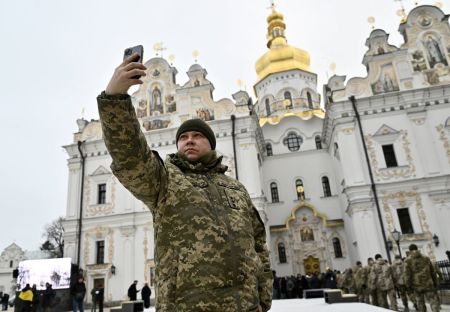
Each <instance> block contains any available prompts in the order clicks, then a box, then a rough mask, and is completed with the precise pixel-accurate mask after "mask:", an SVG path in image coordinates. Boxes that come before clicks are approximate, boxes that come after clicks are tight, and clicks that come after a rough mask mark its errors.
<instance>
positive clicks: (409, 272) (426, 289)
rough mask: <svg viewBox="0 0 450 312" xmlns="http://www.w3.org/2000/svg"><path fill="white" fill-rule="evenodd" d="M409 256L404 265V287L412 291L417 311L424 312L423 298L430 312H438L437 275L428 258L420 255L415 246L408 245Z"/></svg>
mask: <svg viewBox="0 0 450 312" xmlns="http://www.w3.org/2000/svg"><path fill="white" fill-rule="evenodd" d="M409 251H410V256H409V257H408V258H407V259H406V263H405V285H406V287H408V288H411V289H413V290H414V296H415V298H416V302H417V309H418V311H420V312H424V311H426V306H425V297H426V298H427V300H428V301H429V302H430V306H431V311H433V312H439V311H440V302H439V296H438V295H437V292H436V288H437V287H438V280H437V274H436V271H435V269H434V266H433V264H432V263H431V260H430V258H428V257H427V256H424V255H422V254H421V253H420V251H419V250H418V248H417V245H415V244H411V245H409Z"/></svg>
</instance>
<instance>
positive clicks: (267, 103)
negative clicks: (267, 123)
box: [265, 99, 272, 116]
mask: <svg viewBox="0 0 450 312" xmlns="http://www.w3.org/2000/svg"><path fill="white" fill-rule="evenodd" d="M265 102H266V116H269V115H270V114H271V113H272V112H271V111H270V103H269V99H266V101H265Z"/></svg>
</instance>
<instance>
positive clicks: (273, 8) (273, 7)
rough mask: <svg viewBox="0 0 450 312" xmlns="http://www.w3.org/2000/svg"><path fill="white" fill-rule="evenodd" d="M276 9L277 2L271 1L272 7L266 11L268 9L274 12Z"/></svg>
mask: <svg viewBox="0 0 450 312" xmlns="http://www.w3.org/2000/svg"><path fill="white" fill-rule="evenodd" d="M275 8H276V5H275V1H274V0H270V7H268V8H266V9H268V10H270V9H272V11H274V10H275Z"/></svg>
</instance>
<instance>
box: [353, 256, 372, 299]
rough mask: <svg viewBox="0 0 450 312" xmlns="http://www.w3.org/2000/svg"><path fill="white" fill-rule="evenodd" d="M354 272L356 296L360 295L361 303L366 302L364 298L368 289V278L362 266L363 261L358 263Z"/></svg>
mask: <svg viewBox="0 0 450 312" xmlns="http://www.w3.org/2000/svg"><path fill="white" fill-rule="evenodd" d="M354 272H355V273H354V274H353V275H354V277H355V290H356V294H357V295H358V300H359V302H366V301H365V296H364V292H365V289H366V288H367V285H366V281H365V278H366V276H365V275H364V268H363V266H362V263H361V261H357V262H356V266H355V269H354ZM366 303H369V302H366Z"/></svg>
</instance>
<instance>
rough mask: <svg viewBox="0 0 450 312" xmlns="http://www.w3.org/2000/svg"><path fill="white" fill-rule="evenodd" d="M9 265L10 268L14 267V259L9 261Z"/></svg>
mask: <svg viewBox="0 0 450 312" xmlns="http://www.w3.org/2000/svg"><path fill="white" fill-rule="evenodd" d="M9 267H10V268H12V267H13V261H12V260H10V261H9Z"/></svg>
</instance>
